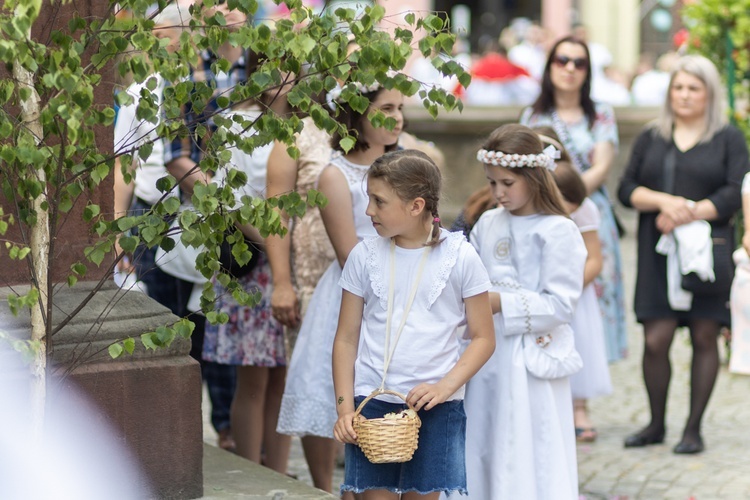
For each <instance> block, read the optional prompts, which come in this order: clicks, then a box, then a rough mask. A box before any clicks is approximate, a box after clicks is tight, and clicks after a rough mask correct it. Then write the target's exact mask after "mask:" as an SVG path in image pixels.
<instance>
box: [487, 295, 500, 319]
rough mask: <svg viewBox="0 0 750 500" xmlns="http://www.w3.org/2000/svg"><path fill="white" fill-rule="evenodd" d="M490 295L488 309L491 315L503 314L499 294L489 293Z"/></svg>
mask: <svg viewBox="0 0 750 500" xmlns="http://www.w3.org/2000/svg"><path fill="white" fill-rule="evenodd" d="M489 294H490V309H491V310H492V314H497V313H501V312H503V305H502V302H501V301H500V292H489Z"/></svg>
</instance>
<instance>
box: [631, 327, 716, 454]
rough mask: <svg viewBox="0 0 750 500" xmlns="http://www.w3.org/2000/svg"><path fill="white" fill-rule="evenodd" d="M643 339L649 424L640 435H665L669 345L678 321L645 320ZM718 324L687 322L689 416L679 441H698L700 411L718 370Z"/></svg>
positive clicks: (707, 397) (701, 414)
mask: <svg viewBox="0 0 750 500" xmlns="http://www.w3.org/2000/svg"><path fill="white" fill-rule="evenodd" d="M643 326H644V334H645V336H646V342H645V346H644V349H643V379H644V380H645V382H646V390H647V391H648V400H649V406H650V407H651V423H650V424H649V425H648V426H647V427H646V428H645V429H643V430H642V431H641V432H640V434H642V435H647V436H650V437H655V436H660V435H662V434H664V430H665V425H664V422H665V417H666V407H667V392H668V390H669V379H670V377H671V375H672V367H671V365H670V363H669V348H670V347H671V345H672V339H674V332H675V329H676V328H677V320H673V319H656V320H650V321H646V322H644V325H643ZM719 328H720V325H719V323H717V322H716V321H712V320H705V319H702V320H693V321H691V322H690V340H691V342H692V344H693V362H692V365H691V370H690V416H689V417H688V421H687V423H686V424H685V430H684V432H683V435H682V440H683V441H685V442H697V441H699V440H700V427H701V419H702V418H703V412H704V411H705V409H706V405H707V404H708V399H709V398H710V397H711V391H712V390H713V388H714V382H715V381H716V374H717V373H718V370H719V349H718V342H717V336H718V334H719Z"/></svg>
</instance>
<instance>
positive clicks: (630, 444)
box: [625, 431, 664, 448]
mask: <svg viewBox="0 0 750 500" xmlns="http://www.w3.org/2000/svg"><path fill="white" fill-rule="evenodd" d="M663 442H664V432H662V433H661V434H655V435H652V434H647V433H645V432H643V431H641V432H639V433H637V434H633V435H632V436H628V437H626V438H625V448H643V447H644V446H648V445H650V444H662V443H663Z"/></svg>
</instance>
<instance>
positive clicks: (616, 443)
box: [204, 214, 750, 500]
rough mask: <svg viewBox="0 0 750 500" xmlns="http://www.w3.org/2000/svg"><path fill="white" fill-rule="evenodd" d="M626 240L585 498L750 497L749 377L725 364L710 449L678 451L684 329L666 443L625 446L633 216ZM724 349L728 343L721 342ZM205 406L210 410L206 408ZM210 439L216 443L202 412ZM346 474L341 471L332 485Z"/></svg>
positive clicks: (630, 392)
mask: <svg viewBox="0 0 750 500" xmlns="http://www.w3.org/2000/svg"><path fill="white" fill-rule="evenodd" d="M624 220H625V223H626V226H628V227H629V231H628V235H627V236H626V237H625V239H624V240H623V242H622V251H623V260H624V269H625V283H626V289H627V295H626V296H627V301H628V303H627V308H628V318H629V321H630V325H629V331H630V336H629V337H630V338H629V340H630V353H631V354H630V356H629V357H628V358H627V359H625V360H623V361H620V362H618V363H615V364H613V365H612V366H611V374H612V382H613V385H614V388H615V389H614V393H613V394H612V395H610V396H608V397H605V398H600V399H597V400H594V401H591V402H590V408H591V417H592V420H593V422H594V424H595V426H596V428H597V430H598V432H599V438H598V440H597V441H596V442H595V443H591V444H579V445H578V472H579V483H580V487H581V498H585V499H587V500H600V499H607V500H615V499H616V500H630V499H649V500H650V499H661V498H668V499H681V500H713V499H744V498H750V433H748V432H747V430H746V428H745V425H747V424H748V422H750V404H748V399H750V398H749V397H748V396H750V377H747V376H742V375H733V374H730V373H728V371H727V370H726V364H725V363H724V361H726V352H725V350H723V349H722V351H721V352H722V361H723V363H722V367H721V371H720V373H719V378H718V380H717V384H716V388H715V389H714V393H713V396H712V398H711V401H710V403H709V407H708V410H707V412H706V415H705V417H704V424H703V438H704V441H705V443H706V451H705V452H704V453H702V454H700V455H696V456H680V455H674V454H673V453H672V447H673V446H674V445H675V444H677V442H678V441H679V438H680V436H681V434H682V426H683V425H684V423H685V421H686V419H687V413H688V404H689V388H690V386H689V382H690V373H689V372H690V356H691V349H690V341H689V336H688V333H687V331H680V332H678V335H677V336H676V338H675V342H674V344H673V346H672V382H671V385H670V395H669V402H668V408H667V419H668V421H667V438H666V440H665V443H664V444H663V445H657V446H651V447H647V448H644V449H627V450H626V449H624V448H623V445H622V443H623V440H624V438H625V436H627V435H628V434H630V433H632V432H635V431H636V430H638V429H640V428H641V427H642V426H644V425H645V424H646V423H647V422H648V417H649V412H648V405H647V401H646V391H645V389H644V386H643V379H642V375H641V369H640V358H641V353H642V349H643V338H642V329H641V327H640V325H638V324H637V323H635V319H634V318H633V314H632V310H631V303H632V297H633V294H632V290H633V285H634V279H635V274H634V273H635V263H636V257H635V238H634V235H635V229H634V219H633V216H632V214H625V216H624ZM722 345H723V342H722ZM205 406H207V405H204V407H205ZM204 422H205V424H204V429H205V431H204V439H205V440H206V442H209V443H211V444H215V443H216V437H215V436H216V435H215V434H214V433H213V430H212V429H211V427H210V425H209V423H208V418H207V415H206V412H205V408H204ZM289 472H290V473H291V474H294V475H296V476H297V477H299V479H300V480H302V481H306V482H308V483H310V484H311V480H310V475H309V473H308V471H307V466H306V464H305V460H304V456H303V455H302V448H301V446H300V443H299V440H298V439H295V440H294V442H293V448H292V456H291V460H290V464H289ZM342 473H343V470H342V469H341V468H337V469H336V474H335V477H334V484H339V483H340V481H341V477H342Z"/></svg>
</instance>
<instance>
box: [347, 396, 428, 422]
mask: <svg viewBox="0 0 750 500" xmlns="http://www.w3.org/2000/svg"><path fill="white" fill-rule="evenodd" d="M380 394H390V395H391V396H397V397H399V398H401V399H403V400H404V403H406V406H408V407H409V409H410V410H413V411H414V412H415V413H416V411H417V410H416V409H415V408H414V406H412V404H411V403H409V402H408V401H407V400H406V396H404V395H403V394H401V393H400V392H396V391H389V390H388V389H375V390H374V391H372V393H371V394H370V395H369V396H367V397H366V398H365V399H363V400H362V402H361V403H359V406H357V409H356V410H355V411H354V418H355V419H356V418H357V417H359V415H360V413H362V408H364V407H365V405H366V404H367V402H368V401H370V400H371V399H372V398H374V397H375V396H379V395H380ZM417 418H419V417H417Z"/></svg>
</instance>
